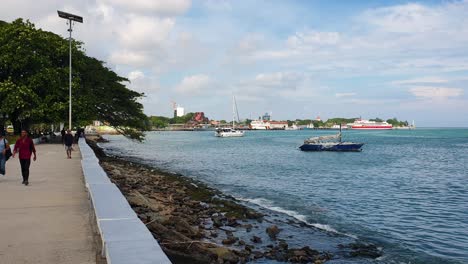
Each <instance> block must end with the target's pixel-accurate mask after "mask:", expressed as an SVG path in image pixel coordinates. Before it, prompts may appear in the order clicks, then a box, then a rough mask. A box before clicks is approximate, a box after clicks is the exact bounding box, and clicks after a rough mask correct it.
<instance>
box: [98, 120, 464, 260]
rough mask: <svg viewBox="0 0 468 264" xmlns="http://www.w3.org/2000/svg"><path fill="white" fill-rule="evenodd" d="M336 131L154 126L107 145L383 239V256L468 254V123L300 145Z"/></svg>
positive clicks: (327, 226)
mask: <svg viewBox="0 0 468 264" xmlns="http://www.w3.org/2000/svg"><path fill="white" fill-rule="evenodd" d="M333 133H334V131H315V130H302V131H247V132H246V136H245V137H243V138H216V137H214V135H213V134H214V132H209V131H207V132H151V133H148V134H147V137H146V141H145V142H144V143H135V142H133V141H130V140H127V139H125V138H124V137H122V136H108V137H107V138H108V139H109V140H110V143H106V144H101V146H102V147H104V148H105V149H106V150H107V151H108V152H110V153H112V154H115V155H119V156H127V157H132V158H136V159H139V160H141V161H143V162H145V163H148V164H152V165H154V166H156V167H159V168H162V169H164V170H168V171H171V172H177V173H181V174H183V175H186V176H188V177H193V178H195V179H197V180H200V181H203V182H205V183H207V184H208V185H210V186H213V187H215V188H218V189H220V190H222V191H224V192H226V193H228V194H230V195H233V196H234V197H237V198H239V199H241V200H243V201H246V202H248V203H251V204H255V205H257V206H262V207H266V208H269V209H271V210H275V211H278V212H281V213H284V214H288V215H291V216H294V217H295V218H297V219H299V220H301V221H304V222H307V223H309V224H311V225H314V226H316V227H318V228H321V229H324V230H328V231H330V232H336V233H340V234H347V235H349V236H352V237H356V238H358V239H362V240H365V241H369V242H372V243H375V244H377V245H379V246H381V247H382V248H383V252H384V256H383V257H381V258H379V259H377V260H376V261H375V262H376V263H468V165H467V164H468V129H417V130H391V131H344V139H345V140H349V141H355V142H364V143H365V145H364V147H363V151H362V152H358V153H336V152H302V151H300V150H298V147H299V146H300V145H301V143H302V142H303V140H304V139H305V138H307V137H310V136H315V135H324V134H333Z"/></svg>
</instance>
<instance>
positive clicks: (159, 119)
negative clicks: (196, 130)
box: [149, 113, 195, 128]
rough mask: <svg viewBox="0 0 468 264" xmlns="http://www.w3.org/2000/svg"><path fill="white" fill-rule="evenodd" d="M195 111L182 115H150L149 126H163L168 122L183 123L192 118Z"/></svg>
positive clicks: (168, 123) (166, 125)
mask: <svg viewBox="0 0 468 264" xmlns="http://www.w3.org/2000/svg"><path fill="white" fill-rule="evenodd" d="M194 116H195V113H187V114H185V115H183V116H176V117H172V118H170V117H165V116H150V117H149V122H150V126H152V127H154V128H165V127H168V126H169V125H170V124H185V123H187V122H189V121H190V120H192V119H193V117H194Z"/></svg>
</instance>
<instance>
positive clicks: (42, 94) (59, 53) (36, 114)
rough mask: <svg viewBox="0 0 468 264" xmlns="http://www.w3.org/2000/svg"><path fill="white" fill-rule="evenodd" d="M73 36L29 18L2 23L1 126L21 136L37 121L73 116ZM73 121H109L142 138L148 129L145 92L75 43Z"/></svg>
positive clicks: (123, 132)
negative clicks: (39, 26) (6, 125)
mask: <svg viewBox="0 0 468 264" xmlns="http://www.w3.org/2000/svg"><path fill="white" fill-rule="evenodd" d="M68 56H69V44H68V39H64V38H62V37H61V36H59V35H57V34H54V33H51V32H47V31H43V30H41V29H37V28H36V27H35V25H34V24H33V23H31V22H29V21H24V20H23V19H17V20H15V21H13V22H11V23H6V22H1V23H0V98H1V104H0V116H1V117H0V119H1V118H3V117H5V118H3V120H0V121H2V122H0V126H2V127H0V129H4V128H3V124H4V123H5V122H6V123H11V124H12V125H13V127H14V132H15V134H18V133H19V131H20V130H21V129H30V128H31V127H32V126H33V125H35V124H57V123H60V122H65V120H67V117H68V99H69V97H68V82H69V79H68V73H69V67H68V64H69V59H68ZM72 56H73V60H72V63H73V65H72V68H73V72H72V73H73V82H72V93H73V96H72V105H73V120H72V122H73V124H76V125H84V124H89V123H91V121H93V120H100V121H103V122H106V123H108V124H109V125H110V126H112V127H114V128H115V129H116V130H117V131H119V132H120V133H122V134H123V135H125V136H128V137H131V138H135V139H142V136H143V133H142V131H144V130H145V129H146V128H147V127H148V122H147V117H146V115H145V114H144V113H143V105H142V104H141V103H139V102H138V100H139V99H140V98H142V97H143V96H144V94H142V93H138V92H135V91H132V90H130V89H128V88H127V87H126V83H128V82H129V81H128V79H126V78H124V77H121V76H119V75H118V74H117V73H115V72H114V71H112V70H111V69H109V68H108V67H106V65H105V62H103V61H100V60H98V59H96V58H93V57H90V56H87V55H86V54H85V50H84V48H83V43H81V42H79V41H75V40H73V41H72Z"/></svg>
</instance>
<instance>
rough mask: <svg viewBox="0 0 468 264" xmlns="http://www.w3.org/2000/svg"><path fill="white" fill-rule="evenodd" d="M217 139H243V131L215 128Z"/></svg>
mask: <svg viewBox="0 0 468 264" xmlns="http://www.w3.org/2000/svg"><path fill="white" fill-rule="evenodd" d="M215 136H217V137H243V136H244V131H240V130H236V129H234V128H230V127H228V128H217V129H216V131H215Z"/></svg>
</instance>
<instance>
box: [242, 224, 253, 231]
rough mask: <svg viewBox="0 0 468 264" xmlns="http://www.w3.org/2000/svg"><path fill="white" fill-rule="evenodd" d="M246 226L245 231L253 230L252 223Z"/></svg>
mask: <svg viewBox="0 0 468 264" xmlns="http://www.w3.org/2000/svg"><path fill="white" fill-rule="evenodd" d="M244 227H245V231H247V232H250V231H252V225H251V224H246V225H244Z"/></svg>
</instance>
